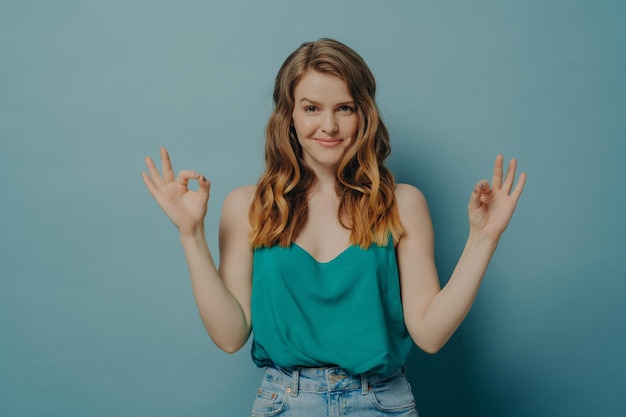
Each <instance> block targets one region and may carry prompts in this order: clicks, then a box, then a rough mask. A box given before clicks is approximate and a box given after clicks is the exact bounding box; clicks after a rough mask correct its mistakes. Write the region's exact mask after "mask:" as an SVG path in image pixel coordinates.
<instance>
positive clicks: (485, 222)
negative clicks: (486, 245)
mask: <svg viewBox="0 0 626 417" xmlns="http://www.w3.org/2000/svg"><path fill="white" fill-rule="evenodd" d="M503 161H504V157H503V156H502V155H498V156H497V157H496V162H495V164H494V168H493V180H492V184H491V187H489V182H488V181H487V180H482V181H480V182H479V183H478V184H476V187H474V192H473V193H472V196H471V198H470V202H469V205H468V212H469V220H470V230H471V231H472V232H478V233H480V234H481V235H482V236H484V237H485V238H488V239H491V240H493V241H494V242H495V241H497V240H498V239H499V238H500V236H501V235H502V233H503V232H504V230H505V229H506V227H507V226H508V224H509V221H510V220H511V217H512V216H513V212H514V211H515V207H516V206H517V202H518V200H519V198H520V196H521V195H522V190H523V189H524V184H525V183H526V173H524V172H522V173H521V174H520V176H519V178H518V180H517V184H516V185H515V188H513V183H514V181H515V169H516V167H517V161H516V160H515V159H511V161H510V162H509V167H508V169H507V172H506V178H505V179H504V183H503V182H502V174H503V169H502V165H503ZM511 190H512V191H511Z"/></svg>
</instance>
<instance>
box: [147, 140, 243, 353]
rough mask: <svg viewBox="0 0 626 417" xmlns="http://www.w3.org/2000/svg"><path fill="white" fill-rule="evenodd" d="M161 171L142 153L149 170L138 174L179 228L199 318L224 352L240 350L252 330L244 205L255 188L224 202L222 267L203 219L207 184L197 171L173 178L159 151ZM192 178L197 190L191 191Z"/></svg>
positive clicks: (239, 191) (164, 153)
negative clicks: (217, 259)
mask: <svg viewBox="0 0 626 417" xmlns="http://www.w3.org/2000/svg"><path fill="white" fill-rule="evenodd" d="M161 164H162V170H163V175H161V174H160V173H159V171H158V169H157V168H156V166H155V164H154V162H153V161H152V159H151V158H149V157H146V165H147V167H148V171H149V174H147V173H145V172H144V173H142V176H143V180H144V182H145V184H146V187H147V188H148V191H149V192H150V194H151V195H152V197H154V199H155V200H156V201H157V203H158V204H159V206H160V207H161V209H163V211H164V212H165V213H166V214H167V216H168V217H169V218H170V220H172V222H173V223H174V224H175V225H176V227H177V228H178V232H179V236H180V241H181V244H182V247H183V250H184V252H185V257H186V259H187V265H188V267H189V274H190V276H191V284H192V289H193V293H194V297H195V300H196V305H197V307H198V312H199V313H200V318H201V319H202V322H203V324H204V326H205V328H206V330H207V332H208V334H209V336H210V337H211V339H212V340H213V342H214V343H215V344H216V345H217V346H218V347H219V348H220V349H222V350H224V351H226V352H235V351H237V350H239V349H240V348H241V347H242V346H243V345H244V344H245V343H246V341H247V340H248V337H249V335H250V329H251V325H250V323H251V320H250V294H251V288H252V250H251V249H250V245H249V244H248V232H249V222H248V207H249V206H250V202H251V199H252V196H253V195H254V188H253V187H242V188H238V189H236V190H234V191H233V192H232V193H230V194H229V195H228V197H227V198H226V200H225V201H224V207H223V210H222V217H221V220H220V239H219V240H220V255H221V258H220V269H219V271H218V269H217V268H216V266H215V263H214V261H213V257H212V255H211V251H210V250H209V246H208V244H207V241H206V236H205V231H204V218H205V216H206V212H207V203H208V200H209V191H210V186H211V185H210V183H209V181H208V180H207V179H206V178H204V177H203V176H202V175H199V174H198V173H196V172H195V171H189V170H183V171H180V173H179V174H178V177H176V178H175V177H174V171H173V169H172V164H171V162H170V158H169V155H168V153H167V151H166V150H165V149H163V148H162V149H161ZM190 180H197V181H198V186H199V187H198V191H191V190H189V187H188V183H189V181H190Z"/></svg>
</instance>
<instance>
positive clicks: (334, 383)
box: [264, 365, 404, 396]
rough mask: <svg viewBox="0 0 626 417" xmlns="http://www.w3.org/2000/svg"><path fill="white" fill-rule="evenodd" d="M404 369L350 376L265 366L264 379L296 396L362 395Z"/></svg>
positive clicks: (339, 370)
mask: <svg viewBox="0 0 626 417" xmlns="http://www.w3.org/2000/svg"><path fill="white" fill-rule="evenodd" d="M403 371H404V367H402V368H400V369H398V370H397V371H396V372H393V373H391V374H390V375H378V374H359V375H351V374H349V373H348V372H347V371H346V370H344V369H342V368H335V367H328V368H281V367H279V366H276V365H270V366H267V367H266V369H265V375H264V378H265V379H266V380H268V381H272V382H274V383H276V384H279V385H283V386H285V387H286V391H287V392H288V393H290V394H291V395H293V396H297V395H298V392H299V391H314V392H324V391H345V390H356V389H360V390H361V393H362V394H363V395H365V394H367V393H368V391H369V387H370V386H372V385H375V384H377V383H379V382H383V381H386V380H388V379H391V378H393V377H395V376H396V375H398V374H399V373H402V372H403Z"/></svg>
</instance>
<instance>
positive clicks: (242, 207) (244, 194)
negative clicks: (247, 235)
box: [222, 185, 256, 224]
mask: <svg viewBox="0 0 626 417" xmlns="http://www.w3.org/2000/svg"><path fill="white" fill-rule="evenodd" d="M255 192H256V185H244V186H242V187H237V188H235V189H234V190H232V191H231V192H230V193H228V195H227V196H226V198H225V199H224V205H223V206H222V219H223V220H225V221H229V220H232V221H235V222H237V223H242V224H248V212H249V210H250V205H251V204H252V200H253V199H254V194H255Z"/></svg>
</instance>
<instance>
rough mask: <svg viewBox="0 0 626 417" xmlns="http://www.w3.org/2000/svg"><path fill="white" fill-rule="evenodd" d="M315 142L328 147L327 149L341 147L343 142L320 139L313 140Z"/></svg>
mask: <svg viewBox="0 0 626 417" xmlns="http://www.w3.org/2000/svg"><path fill="white" fill-rule="evenodd" d="M313 140H314V141H315V142H317V143H319V144H320V145H322V146H324V147H326V148H332V147H333V146H337V145H339V144H340V143H341V142H342V141H341V139H318V138H313Z"/></svg>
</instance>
